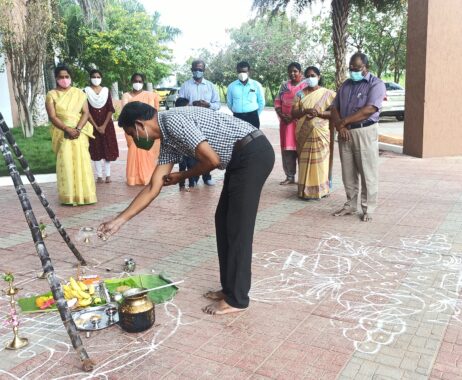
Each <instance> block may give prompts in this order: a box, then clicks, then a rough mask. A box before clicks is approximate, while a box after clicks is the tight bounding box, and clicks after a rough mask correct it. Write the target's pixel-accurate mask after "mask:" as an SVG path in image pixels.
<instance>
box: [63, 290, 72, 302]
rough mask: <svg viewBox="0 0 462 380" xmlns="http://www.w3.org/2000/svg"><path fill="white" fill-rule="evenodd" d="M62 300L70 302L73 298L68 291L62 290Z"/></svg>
mask: <svg viewBox="0 0 462 380" xmlns="http://www.w3.org/2000/svg"><path fill="white" fill-rule="evenodd" d="M64 298H65V299H67V300H70V299H72V298H74V297H73V296H72V293H71V292H70V291H69V290H64Z"/></svg>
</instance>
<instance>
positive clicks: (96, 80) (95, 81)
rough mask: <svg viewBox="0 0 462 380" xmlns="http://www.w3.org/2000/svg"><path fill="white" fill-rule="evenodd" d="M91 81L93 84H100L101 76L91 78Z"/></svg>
mask: <svg viewBox="0 0 462 380" xmlns="http://www.w3.org/2000/svg"><path fill="white" fill-rule="evenodd" d="M90 82H91V84H92V85H93V86H99V85H100V84H101V78H91V79H90Z"/></svg>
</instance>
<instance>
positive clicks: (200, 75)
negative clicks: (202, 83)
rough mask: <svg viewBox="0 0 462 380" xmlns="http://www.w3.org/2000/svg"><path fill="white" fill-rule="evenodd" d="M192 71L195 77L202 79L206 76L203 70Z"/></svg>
mask: <svg viewBox="0 0 462 380" xmlns="http://www.w3.org/2000/svg"><path fill="white" fill-rule="evenodd" d="M192 73H193V78H194V79H201V78H203V77H204V72H203V71H199V70H197V71H193V72H192Z"/></svg>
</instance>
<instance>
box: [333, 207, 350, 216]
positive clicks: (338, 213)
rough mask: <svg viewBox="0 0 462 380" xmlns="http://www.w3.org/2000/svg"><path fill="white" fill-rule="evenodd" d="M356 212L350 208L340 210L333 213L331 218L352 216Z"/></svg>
mask: <svg viewBox="0 0 462 380" xmlns="http://www.w3.org/2000/svg"><path fill="white" fill-rule="evenodd" d="M355 212H356V211H355V210H353V209H351V208H345V207H343V208H341V209H340V210H338V211H335V212H334V213H333V214H332V215H333V216H344V215H351V214H354V213H355Z"/></svg>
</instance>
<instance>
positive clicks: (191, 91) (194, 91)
mask: <svg viewBox="0 0 462 380" xmlns="http://www.w3.org/2000/svg"><path fill="white" fill-rule="evenodd" d="M204 71H205V62H204V61H203V60H201V59H198V60H196V61H193V63H192V64H191V72H192V78H191V79H189V80H187V81H186V82H184V83H183V85H182V86H181V88H180V91H179V92H178V96H179V97H180V98H185V99H188V100H189V105H190V106H197V107H204V108H210V109H212V110H215V111H217V110H219V109H220V96H219V95H218V91H217V89H216V87H215V85H214V84H213V83H212V82H210V81H208V80H207V79H205V78H204ZM202 180H203V181H204V183H205V184H206V185H207V186H213V185H215V181H214V180H213V179H212V176H211V174H210V173H204V174H203V175H202Z"/></svg>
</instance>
